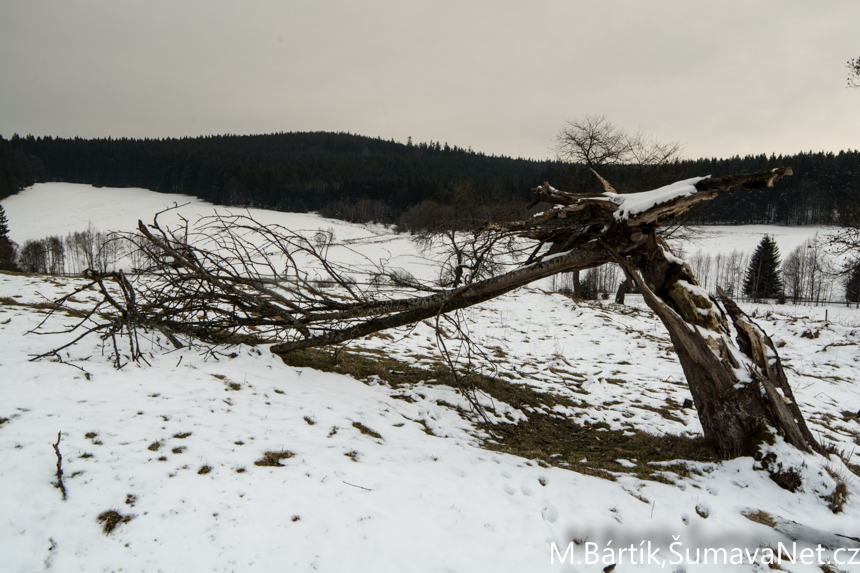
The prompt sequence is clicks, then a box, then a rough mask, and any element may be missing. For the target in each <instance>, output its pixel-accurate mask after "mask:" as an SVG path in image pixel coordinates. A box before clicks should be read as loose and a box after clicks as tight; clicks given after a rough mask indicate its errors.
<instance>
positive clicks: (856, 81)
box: [845, 57, 860, 88]
mask: <svg viewBox="0 0 860 573" xmlns="http://www.w3.org/2000/svg"><path fill="white" fill-rule="evenodd" d="M845 67H847V68H848V87H849V88H860V57H858V58H851V59H849V60H848V63H847V64H845Z"/></svg>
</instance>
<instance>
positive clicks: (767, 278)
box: [744, 235, 785, 300]
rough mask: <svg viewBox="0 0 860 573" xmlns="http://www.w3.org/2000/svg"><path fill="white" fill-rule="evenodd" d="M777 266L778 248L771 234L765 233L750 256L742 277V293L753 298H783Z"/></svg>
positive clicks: (778, 261) (778, 264)
mask: <svg viewBox="0 0 860 573" xmlns="http://www.w3.org/2000/svg"><path fill="white" fill-rule="evenodd" d="M779 267H780V260H779V248H778V247H777V246H776V242H775V241H774V240H773V238H772V237H771V236H769V235H765V236H764V237H762V239H761V242H760V243H759V244H758V246H757V247H756V249H755V252H753V255H752V257H751V258H750V266H749V267H748V268H747V275H746V278H745V279H744V294H745V295H746V296H748V297H750V298H752V299H753V300H759V299H762V298H776V299H783V298H784V297H785V294H784V292H783V286H782V277H781V276H780V274H779Z"/></svg>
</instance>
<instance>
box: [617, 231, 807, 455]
mask: <svg viewBox="0 0 860 573" xmlns="http://www.w3.org/2000/svg"><path fill="white" fill-rule="evenodd" d="M667 255H668V256H667ZM614 256H615V258H616V260H617V261H618V262H619V264H620V265H621V267H622V269H624V272H625V275H626V276H627V278H628V280H630V281H631V282H632V283H634V284H635V285H636V286H637V287H638V289H639V290H640V291H641V292H642V296H643V297H644V300H645V303H646V304H647V305H648V307H649V308H651V309H652V310H653V311H654V312H655V313H656V314H657V316H658V317H659V318H660V320H661V321H662V322H663V325H664V326H665V327H666V330H668V331H669V337H670V339H671V340H672V344H673V345H674V347H675V351H676V352H677V354H678V360H679V362H680V363H681V367H682V368H683V369H684V375H685V376H686V378H687V383H688V385H689V388H690V392H691V394H692V395H693V402H694V403H695V405H696V410H697V411H698V414H699V420H700V422H701V424H702V429H703V432H704V435H705V438H706V439H707V440H708V441H709V442H710V444H711V446H712V447H713V448H714V450H715V451H716V452H717V454H718V455H720V456H721V457H723V458H732V457H737V456H750V455H753V454H755V450H756V448H757V446H758V445H759V444H760V443H761V442H762V441H763V439H764V438H765V437H766V435H767V433H768V432H769V427H768V426H769V425H771V426H773V427H775V428H777V430H778V431H779V432H780V434H782V435H783V436H785V439H786V440H787V441H788V442H790V443H792V444H793V445H794V446H795V447H797V448H799V449H801V450H804V451H807V452H809V451H816V452H819V453H822V449H821V447H820V446H819V444H818V443H817V442H816V441H815V438H814V437H813V436H812V434H811V433H810V432H809V430H808V428H807V427H806V424H805V422H804V421H803V415H802V414H801V413H800V410H799V409H798V408H797V404H796V403H795V402H794V396H793V394H792V393H791V388H790V387H789V386H788V382H787V380H786V379H785V374H784V373H783V371H782V366H781V364H780V362H779V358H778V356H777V355H776V351H775V349H774V347H773V344H772V342H771V341H770V339H769V338H768V337H767V336H766V335H765V334H764V332H763V331H762V330H761V329H760V328H758V326H756V325H754V324H753V323H752V321H751V320H749V318H748V317H747V316H746V315H744V314H743V313H742V312H741V311H740V309H739V308H738V307H737V305H734V303H733V302H731V301H730V300H729V299H728V298H727V297H726V299H725V300H728V301H729V303H731V304H730V311H729V313H730V315H731V316H732V318H733V322H734V323H735V327H736V329H737V331H738V346H737V347H736V346H735V345H734V344H733V343H732V341H731V338H730V329H729V324H728V321H727V319H726V316H725V314H724V313H723V311H722V310H721V309H720V307H719V306H718V305H717V304H716V301H715V300H713V299H712V298H711V296H710V295H709V294H708V293H707V292H706V291H705V290H704V289H702V288H701V287H700V286H699V284H698V282H697V281H696V278H695V277H694V276H693V273H692V271H691V269H690V267H689V266H688V265H687V264H686V263H682V261H680V260H679V259H676V258H675V257H673V256H672V255H671V251H670V250H669V247H668V246H667V245H666V244H665V243H664V242H663V241H662V240H660V239H659V238H658V237H656V235H654V234H651V235H650V236H649V237H648V240H647V241H646V243H645V245H644V246H643V248H642V249H641V250H640V251H639V252H638V253H636V256H634V257H631V259H633V261H632V264H631V261H628V260H626V259H625V258H622V257H621V256H619V255H617V253H614ZM634 264H635V266H636V267H638V268H639V270H640V272H641V274H642V276H641V277H640V276H639V275H638V274H637V273H636V270H635V269H634ZM762 389H764V390H765V392H764V393H763V392H762Z"/></svg>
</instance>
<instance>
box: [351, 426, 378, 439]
mask: <svg viewBox="0 0 860 573" xmlns="http://www.w3.org/2000/svg"><path fill="white" fill-rule="evenodd" d="M352 427H353V428H355V429H356V430H358V431H359V432H361V433H362V434H365V435H368V436H371V437H373V438H376V439H377V440H383V439H385V438H383V437H382V436H381V435H380V434H379V433H378V432H374V431H373V430H371V429H370V428H368V427H367V426H365V425H364V424H362V423H361V422H353V423H352Z"/></svg>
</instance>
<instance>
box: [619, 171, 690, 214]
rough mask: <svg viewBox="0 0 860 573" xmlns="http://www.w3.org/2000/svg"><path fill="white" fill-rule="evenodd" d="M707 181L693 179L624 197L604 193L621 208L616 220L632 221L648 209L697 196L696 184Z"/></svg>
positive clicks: (628, 194)
mask: <svg viewBox="0 0 860 573" xmlns="http://www.w3.org/2000/svg"><path fill="white" fill-rule="evenodd" d="M703 179H706V177H693V178H692V179H685V180H683V181H676V182H675V183H672V184H671V185H666V186H664V187H660V188H658V189H654V190H652V191H643V192H641V193H626V194H623V195H619V194H614V193H604V196H605V197H607V198H608V199H609V200H610V201H612V202H613V203H615V204H616V205H618V206H619V208H618V209H617V210H616V211H615V218H616V219H618V220H624V219H630V218H632V217H635V216H636V215H639V214H640V213H644V212H645V211H647V210H648V209H651V208H652V207H655V206H657V205H662V204H663V203H668V202H669V201H672V200H674V199H677V198H679V197H689V196H690V195H695V194H696V183H698V182H699V181H702V180H703Z"/></svg>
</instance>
